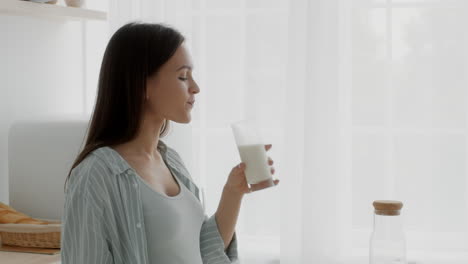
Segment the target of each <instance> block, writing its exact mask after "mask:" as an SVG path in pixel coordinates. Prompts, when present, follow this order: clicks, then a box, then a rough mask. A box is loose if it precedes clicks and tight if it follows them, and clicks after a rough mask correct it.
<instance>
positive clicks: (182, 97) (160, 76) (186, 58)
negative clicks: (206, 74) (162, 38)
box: [146, 44, 200, 123]
mask: <svg viewBox="0 0 468 264" xmlns="http://www.w3.org/2000/svg"><path fill="white" fill-rule="evenodd" d="M192 70H193V63H192V59H191V57H190V54H189V52H188V50H187V48H186V47H185V45H184V44H182V45H180V46H179V48H178V49H177V51H176V52H175V53H174V55H173V56H172V57H171V58H170V59H169V60H168V61H167V62H166V63H165V64H164V65H163V66H162V67H161V68H160V69H159V71H158V72H156V73H155V74H153V75H152V76H151V77H149V78H148V81H147V83H146V93H147V94H146V96H147V98H148V100H147V106H146V112H147V113H148V114H150V115H151V116H154V117H156V118H158V119H168V120H172V121H174V122H177V123H189V122H190V120H191V119H192V117H191V111H192V108H193V105H194V104H195V94H197V93H199V92H200V89H199V88H198V85H197V83H196V82H195V80H194V79H193V77H192Z"/></svg>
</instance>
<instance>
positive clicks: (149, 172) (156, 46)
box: [61, 23, 278, 264]
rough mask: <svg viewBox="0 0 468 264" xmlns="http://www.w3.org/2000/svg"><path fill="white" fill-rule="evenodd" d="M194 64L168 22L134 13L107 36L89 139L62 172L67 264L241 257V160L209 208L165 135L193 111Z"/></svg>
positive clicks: (194, 263)
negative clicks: (135, 18) (209, 212)
mask: <svg viewBox="0 0 468 264" xmlns="http://www.w3.org/2000/svg"><path fill="white" fill-rule="evenodd" d="M192 70H193V64H192V61H191V58H190V55H189V53H188V51H187V48H186V47H185V44H184V38H183V36H182V35H181V34H180V33H179V32H177V31H176V30H174V29H171V28H169V27H166V26H163V25H158V24H146V23H130V24H127V25H125V26H123V27H122V28H120V29H119V30H118V31H117V32H116V33H115V34H114V35H113V36H112V38H111V39H110V41H109V44H108V46H107V48H106V51H105V54H104V58H103V62H102V66H101V73H100V76H99V85H98V86H99V87H98V95H97V100H96V106H95V109H94V113H93V116H92V120H91V124H90V129H89V131H88V134H87V139H86V145H85V147H84V148H83V151H82V152H81V153H80V154H79V155H78V157H77V159H76V161H75V162H74V164H73V166H72V168H71V170H70V173H69V175H68V178H67V181H66V184H67V183H68V184H67V185H66V200H65V207H64V214H63V219H62V221H63V232H62V252H61V254H62V263H63V264H71V263H77V264H78V263H80V264H82V263H86V264H92V263H122V264H130V263H132V264H133V263H141V264H149V263H161V264H171V263H174V264H184V263H186V264H202V263H205V264H206V263H235V262H237V260H238V254H237V238H236V234H235V225H236V221H237V217H238V214H239V209H240V204H241V201H242V198H243V196H244V194H246V193H248V192H249V191H250V190H249V187H248V185H247V183H246V179H245V175H244V169H245V165H244V164H243V163H241V164H239V165H238V166H235V167H234V168H233V169H232V171H231V172H230V174H229V176H228V179H227V182H226V184H225V186H224V188H223V193H222V197H221V201H220V203H219V207H218V209H217V211H216V213H215V214H214V215H213V216H211V217H208V216H206V215H205V214H204V212H203V208H202V206H201V203H200V201H199V190H198V187H197V186H196V185H195V184H194V183H193V181H192V179H191V177H190V174H189V172H188V171H187V169H186V167H185V166H184V163H183V162H182V160H181V158H180V156H179V155H178V154H177V152H176V151H175V150H173V149H172V148H170V147H168V146H166V144H165V143H164V142H163V141H161V140H160V138H161V137H164V135H165V134H166V132H167V129H168V127H169V121H170V120H172V121H174V122H178V123H189V122H190V120H191V110H192V108H193V106H194V104H195V99H196V98H195V95H196V94H198V93H199V92H200V90H199V88H198V86H197V84H196V82H195V80H194V79H193V78H192ZM265 148H266V149H267V150H268V149H269V148H271V145H268V146H265ZM268 162H269V164H270V165H272V164H273V161H272V160H271V159H269V161H268ZM272 173H274V170H272ZM275 184H278V180H276V181H275Z"/></svg>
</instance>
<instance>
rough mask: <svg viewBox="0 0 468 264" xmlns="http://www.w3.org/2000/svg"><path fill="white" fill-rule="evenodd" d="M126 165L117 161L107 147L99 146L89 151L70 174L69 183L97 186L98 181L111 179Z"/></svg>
mask: <svg viewBox="0 0 468 264" xmlns="http://www.w3.org/2000/svg"><path fill="white" fill-rule="evenodd" d="M125 167H126V166H125V165H123V164H121V162H120V163H119V161H118V160H117V159H116V157H115V153H112V150H111V149H110V148H109V147H101V148H98V149H95V150H93V151H92V152H90V153H89V154H88V155H87V156H86V157H85V158H84V159H83V160H82V161H81V162H80V163H79V164H78V165H77V166H76V167H75V168H73V170H72V171H71V174H70V185H86V186H83V187H85V188H88V187H92V186H97V185H98V184H99V183H100V182H106V181H109V180H112V179H113V178H115V177H111V176H113V175H115V174H118V173H119V172H120V171H122V170H123V168H125Z"/></svg>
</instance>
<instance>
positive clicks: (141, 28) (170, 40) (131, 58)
mask: <svg viewBox="0 0 468 264" xmlns="http://www.w3.org/2000/svg"><path fill="white" fill-rule="evenodd" d="M183 41H184V37H183V36H182V34H181V33H180V32H178V31H177V30H175V29H173V28H170V27H168V26H165V25H161V24H149V23H141V22H132V23H129V24H126V25H124V26H123V27H121V28H120V29H119V30H117V31H116V32H115V33H114V35H113V36H112V38H111V39H110V41H109V43H108V44H107V48H106V51H105V53H104V57H103V60H102V64H101V71H100V74H99V82H98V94H97V98H96V104H95V106H94V111H93V115H92V118H91V121H90V125H89V127H88V132H87V136H86V143H85V146H84V147H83V149H82V151H81V152H80V153H79V155H78V156H77V158H76V160H75V161H74V163H73V165H72V167H71V169H70V171H69V172H68V176H67V179H66V180H65V188H66V184H67V181H68V180H69V178H70V175H71V172H72V170H73V169H74V168H75V167H76V166H78V164H80V163H81V162H82V161H83V160H84V159H85V158H86V156H87V155H88V154H89V153H91V152H92V151H94V150H96V149H98V148H100V147H103V146H109V145H116V144H122V143H125V142H128V141H130V140H132V139H133V138H134V137H135V136H136V133H137V132H138V129H139V127H140V124H141V121H142V117H143V116H142V115H143V109H144V108H143V106H144V103H145V96H146V81H147V79H148V77H150V76H151V75H153V74H155V73H156V72H157V71H158V70H159V69H160V68H161V66H162V65H163V64H165V63H166V62H167V61H168V60H169V59H170V58H171V57H172V55H174V53H175V52H176V50H177V48H178V47H179V46H180V45H181V44H182V42H183ZM168 129H169V120H165V121H164V124H163V126H162V128H161V131H160V137H164V136H165V135H166V134H167V131H168Z"/></svg>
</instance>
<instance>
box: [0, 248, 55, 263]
mask: <svg viewBox="0 0 468 264" xmlns="http://www.w3.org/2000/svg"><path fill="white" fill-rule="evenodd" d="M0 263H2V264H60V254H56V255H44V254H35V253H17V252H7V251H0Z"/></svg>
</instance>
